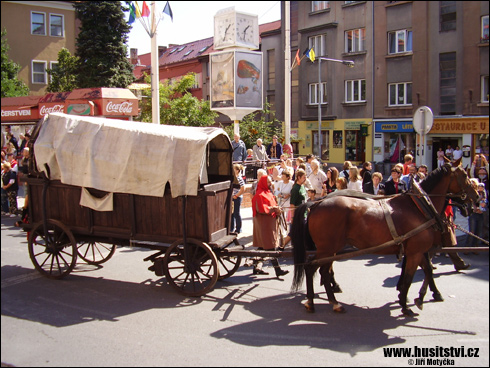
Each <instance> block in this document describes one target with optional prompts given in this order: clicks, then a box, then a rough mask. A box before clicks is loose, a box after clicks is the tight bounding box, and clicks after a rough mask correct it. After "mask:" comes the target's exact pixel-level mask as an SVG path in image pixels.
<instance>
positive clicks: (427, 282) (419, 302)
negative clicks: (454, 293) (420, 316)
mask: <svg viewBox="0 0 490 368" xmlns="http://www.w3.org/2000/svg"><path fill="white" fill-rule="evenodd" d="M420 267H421V268H422V269H423V270H424V274H425V277H424V282H423V283H422V287H421V288H420V290H419V297H418V298H417V299H415V300H414V301H415V305H416V306H417V308H419V309H420V310H422V308H423V303H424V297H425V294H426V293H427V286H428V287H430V290H431V291H432V296H433V298H434V300H435V301H438V302H442V301H444V298H443V297H442V295H441V293H440V292H439V290H437V286H436V283H435V281H434V273H433V271H432V267H431V265H430V260H429V254H428V253H424V256H423V257H422V262H421V263H420Z"/></svg>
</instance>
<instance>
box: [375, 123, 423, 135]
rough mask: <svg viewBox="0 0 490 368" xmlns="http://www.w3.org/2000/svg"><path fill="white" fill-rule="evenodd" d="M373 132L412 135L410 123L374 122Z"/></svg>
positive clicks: (411, 124)
mask: <svg viewBox="0 0 490 368" xmlns="http://www.w3.org/2000/svg"><path fill="white" fill-rule="evenodd" d="M374 129H375V130H374V131H375V132H376V133H413V132H414V129H413V123H412V122H411V121H383V122H380V121H378V122H376V123H375V127H374Z"/></svg>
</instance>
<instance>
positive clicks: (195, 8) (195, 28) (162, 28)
mask: <svg viewBox="0 0 490 368" xmlns="http://www.w3.org/2000/svg"><path fill="white" fill-rule="evenodd" d="M146 3H147V4H148V6H150V1H146ZM169 3H170V7H171V8H172V13H173V22H172V21H171V20H170V17H169V16H167V15H164V17H163V19H161V20H160V23H159V24H158V28H157V36H158V46H168V45H169V44H177V45H180V44H184V43H188V42H192V41H196V40H202V39H204V38H208V37H212V36H213V35H214V15H215V14H216V13H217V12H218V11H219V10H222V9H226V8H229V7H232V6H234V7H235V10H237V11H243V12H246V13H249V14H255V15H258V16H259V24H263V23H269V22H273V21H276V20H280V19H281V2H280V1H170V2H169ZM138 4H139V6H140V8H141V7H142V4H143V2H142V1H138ZM165 4H166V1H156V8H157V12H159V13H160V12H163V8H164V7H165ZM126 16H127V17H126V20H128V19H129V12H128V13H126ZM143 19H144V20H145V22H146V19H147V18H146V17H145V18H143ZM132 26H133V28H132V29H131V32H130V33H129V41H128V57H129V49H131V48H136V49H138V54H139V55H142V54H146V53H149V52H151V40H150V36H149V35H148V33H147V32H146V30H145V28H144V27H143V25H142V24H141V22H140V20H139V19H136V21H135V22H134V23H133V24H132Z"/></svg>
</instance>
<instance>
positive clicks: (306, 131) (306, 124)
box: [291, 119, 373, 165]
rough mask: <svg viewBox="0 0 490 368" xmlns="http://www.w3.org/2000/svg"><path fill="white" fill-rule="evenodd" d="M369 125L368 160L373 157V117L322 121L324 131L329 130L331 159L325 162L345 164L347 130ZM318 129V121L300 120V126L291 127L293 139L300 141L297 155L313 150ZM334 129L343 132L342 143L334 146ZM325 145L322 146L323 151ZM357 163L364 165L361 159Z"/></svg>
mask: <svg viewBox="0 0 490 368" xmlns="http://www.w3.org/2000/svg"><path fill="white" fill-rule="evenodd" d="M364 124H365V125H368V130H367V131H368V135H367V136H366V137H363V138H364V139H365V158H366V161H372V159H373V124H372V119H337V120H332V121H323V122H322V131H325V130H326V131H329V132H330V133H329V135H328V136H329V137H328V147H329V159H328V160H324V161H325V162H330V163H338V164H343V163H344V161H345V160H346V159H345V152H346V146H345V131H346V130H360V129H361V125H364ZM317 131H318V121H299V122H298V128H293V129H291V141H292V142H297V143H298V152H294V154H295V156H296V155H299V156H306V155H307V154H309V153H312V152H313V132H317ZM334 131H341V132H342V138H343V139H342V145H341V146H339V147H335V146H334V134H333V132H334ZM323 149H324V147H323V148H322V151H323ZM352 163H353V164H355V165H362V162H361V161H352Z"/></svg>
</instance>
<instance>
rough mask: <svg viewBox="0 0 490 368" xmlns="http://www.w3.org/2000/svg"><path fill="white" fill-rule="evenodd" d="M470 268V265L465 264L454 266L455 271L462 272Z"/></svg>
mask: <svg viewBox="0 0 490 368" xmlns="http://www.w3.org/2000/svg"><path fill="white" fill-rule="evenodd" d="M470 266H471V264H469V263H465V264H464V265H462V266H458V267H456V266H454V268H455V270H456V271H463V270H467V269H468V268H470Z"/></svg>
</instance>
